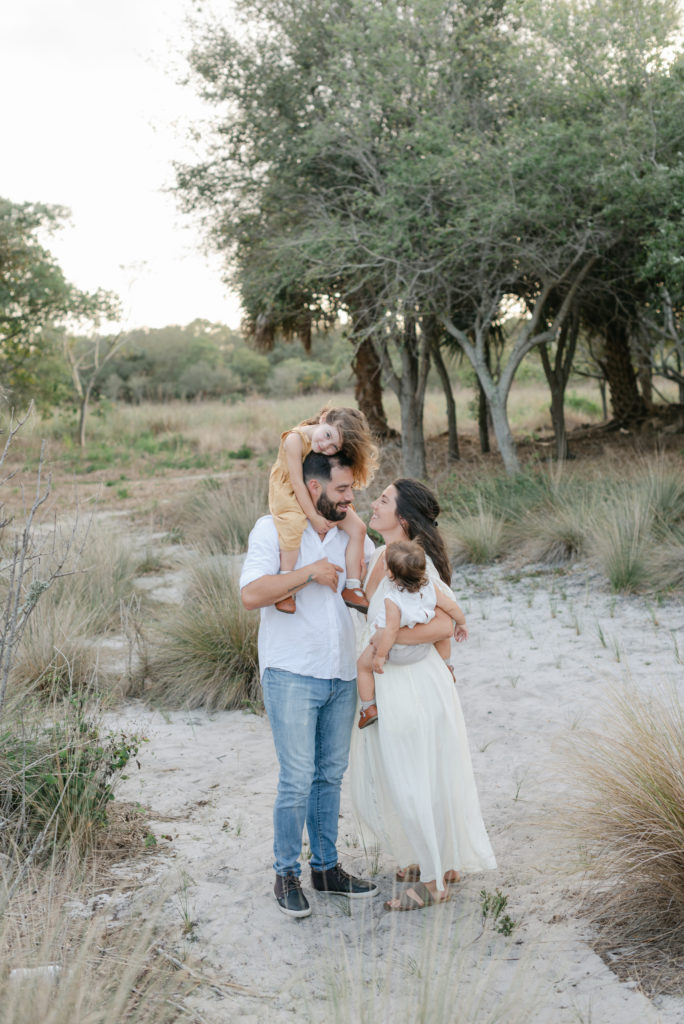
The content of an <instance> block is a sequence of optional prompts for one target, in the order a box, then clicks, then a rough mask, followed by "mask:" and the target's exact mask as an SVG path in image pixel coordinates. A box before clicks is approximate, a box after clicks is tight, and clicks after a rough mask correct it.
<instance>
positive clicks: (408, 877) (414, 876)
mask: <svg viewBox="0 0 684 1024" xmlns="http://www.w3.org/2000/svg"><path fill="white" fill-rule="evenodd" d="M394 878H395V880H396V881H397V882H420V867H419V865H418V864H409V866H408V867H407V868H397V871H396V873H395V875H394Z"/></svg>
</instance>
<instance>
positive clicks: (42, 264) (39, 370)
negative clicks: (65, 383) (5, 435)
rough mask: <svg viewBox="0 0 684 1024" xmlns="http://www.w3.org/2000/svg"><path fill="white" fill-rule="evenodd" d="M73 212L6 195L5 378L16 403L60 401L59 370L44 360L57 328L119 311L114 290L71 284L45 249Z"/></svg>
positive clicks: (1, 235) (1, 255)
mask: <svg viewBox="0 0 684 1024" xmlns="http://www.w3.org/2000/svg"><path fill="white" fill-rule="evenodd" d="M68 215H69V211H68V210H66V209H65V208H64V207H61V206H54V205H52V206H51V205H46V204H43V203H12V202H10V201H9V200H8V199H2V198H0V379H1V380H2V384H3V387H4V388H5V389H7V391H8V392H9V393H10V398H11V401H12V402H13V403H16V402H21V401H24V400H26V399H27V398H29V397H31V398H37V399H38V400H40V399H41V398H44V399H45V400H46V401H50V400H54V398H55V393H54V390H55V388H56V387H57V386H58V381H59V373H56V374H50V373H47V372H46V369H47V367H46V364H45V362H44V359H45V356H46V354H47V355H48V358H49V359H50V358H51V353H52V352H53V351H54V345H53V340H54V339H53V337H52V334H53V332H54V331H55V329H58V328H64V327H65V326H67V325H74V326H76V325H79V324H84V323H92V324H96V323H98V322H99V321H100V320H101V319H102V318H106V317H113V316H115V314H116V311H117V307H118V300H117V299H116V297H115V296H114V295H112V294H111V293H109V292H105V291H102V290H98V291H96V292H92V293H87V292H83V291H80V290H79V289H77V288H75V287H74V286H73V285H71V284H69V282H68V281H67V280H66V278H65V277H64V273H63V271H62V269H61V267H60V266H59V264H58V263H57V261H56V260H55V258H54V257H53V256H52V254H51V253H50V252H49V251H48V250H47V249H46V248H45V247H44V244H43V241H42V239H43V237H44V236H46V235H48V234H50V233H51V232H54V231H56V230H58V229H59V228H60V227H61V226H63V224H64V222H65V221H66V219H67V217H68Z"/></svg>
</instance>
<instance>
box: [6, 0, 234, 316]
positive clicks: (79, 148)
mask: <svg viewBox="0 0 684 1024" xmlns="http://www.w3.org/2000/svg"><path fill="white" fill-rule="evenodd" d="M213 5H214V7H215V9H216V10H217V11H229V9H230V0H213ZM191 11H192V0H0V95H2V96H3V98H4V101H3V112H2V140H3V145H2V154H1V156H0V196H3V197H4V198H6V199H10V200H12V201H13V202H26V201H29V202H44V203H56V204H58V205H61V206H67V207H69V208H70V209H71V211H72V223H71V226H69V227H67V228H65V229H64V230H63V231H61V232H59V233H58V234H56V235H54V236H52V237H50V238H49V239H48V240H46V243H45V244H46V246H47V248H48V249H50V251H51V252H52V253H53V254H54V255H55V257H56V258H57V260H58V262H59V263H60V266H61V267H62V269H63V270H64V272H65V275H66V277H67V279H68V280H69V281H71V282H72V283H73V284H75V285H77V286H78V287H79V288H82V289H84V290H87V291H91V290H94V289H95V288H98V287H103V288H107V289H110V290H112V291H115V292H117V294H118V295H119V296H120V297H121V300H122V303H123V310H124V312H123V318H122V321H121V326H122V327H123V328H124V329H131V328H134V327H141V326H149V327H162V326H164V325H166V324H172V323H180V324H185V323H189V322H190V321H191V320H194V319H195V318H196V317H204V318H206V319H209V320H216V321H222V322H223V323H227V324H229V325H230V326H237V325H238V322H239V317H240V313H239V304H238V301H237V299H236V298H235V297H234V296H232V295H230V294H229V293H228V292H227V288H226V286H225V285H224V284H223V283H222V281H221V264H220V261H219V259H218V257H213V258H210V257H207V256H206V255H205V254H204V253H203V251H202V241H201V237H200V235H199V233H198V232H197V231H196V230H195V228H194V227H193V226H192V225H191V223H190V222H189V221H188V219H187V218H185V217H184V216H182V215H181V214H180V212H179V211H178V209H177V206H176V203H175V200H174V198H173V197H172V196H170V195H165V194H164V192H163V190H164V188H165V187H168V186H169V185H170V184H172V182H173V171H172V167H171V162H172V160H174V159H181V160H182V159H184V158H187V157H188V156H189V150H188V149H187V143H186V142H185V140H184V134H183V127H184V126H187V125H189V124H191V123H192V122H193V121H196V120H197V119H198V118H199V117H201V116H202V114H203V113H205V110H204V108H203V107H202V105H201V104H200V102H199V100H198V99H197V98H196V97H195V95H194V93H193V92H192V90H191V89H190V88H189V87H187V86H186V87H181V86H180V85H178V84H176V83H177V80H178V78H179V69H180V68H181V67H182V54H183V52H184V50H185V49H187V44H188V43H189V32H188V30H187V27H186V25H185V16H186V14H187V13H189V12H191ZM174 69H175V70H174Z"/></svg>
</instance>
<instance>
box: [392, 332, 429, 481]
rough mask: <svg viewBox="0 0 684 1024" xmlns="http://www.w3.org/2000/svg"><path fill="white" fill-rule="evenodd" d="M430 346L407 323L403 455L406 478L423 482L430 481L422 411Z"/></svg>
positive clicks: (402, 385)
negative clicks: (428, 478) (428, 479)
mask: <svg viewBox="0 0 684 1024" xmlns="http://www.w3.org/2000/svg"><path fill="white" fill-rule="evenodd" d="M428 346H429V342H428V339H427V337H426V336H425V335H424V334H422V335H421V337H420V338H418V336H417V334H416V324H415V321H413V320H407V322H406V325H405V328H404V340H403V344H402V346H401V362H402V375H401V383H400V387H399V408H400V411H401V454H402V458H403V463H404V472H405V473H406V475H407V476H414V477H417V478H419V479H421V480H424V479H425V478H426V477H427V463H426V459H425V435H424V433H423V409H424V406H425V385H426V382H427V371H428V368H429V364H430V353H429V348H428Z"/></svg>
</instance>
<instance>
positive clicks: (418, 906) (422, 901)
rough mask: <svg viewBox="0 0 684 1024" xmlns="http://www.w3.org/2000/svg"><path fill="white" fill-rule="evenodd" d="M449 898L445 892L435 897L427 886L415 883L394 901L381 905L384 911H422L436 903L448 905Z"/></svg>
mask: <svg viewBox="0 0 684 1024" xmlns="http://www.w3.org/2000/svg"><path fill="white" fill-rule="evenodd" d="M450 899H451V896H450V895H449V893H448V892H445V894H444V896H436V895H435V894H434V893H432V892H430V890H429V889H428V887H427V885H424V884H423V883H422V882H416V884H415V885H414V886H412V887H411V888H410V889H407V890H406V892H402V894H401V896H399V897H398V898H397V900H396V906H395V905H394V903H395V901H394V900H386V901H385V903H384V904H383V906H384V908H385V910H390V911H392V910H424V909H425V908H426V907H433V906H434V905H435V904H436V903H448V902H449V900H450Z"/></svg>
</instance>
